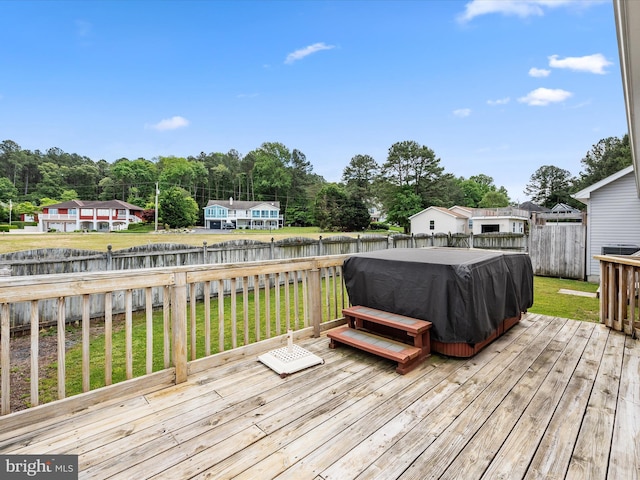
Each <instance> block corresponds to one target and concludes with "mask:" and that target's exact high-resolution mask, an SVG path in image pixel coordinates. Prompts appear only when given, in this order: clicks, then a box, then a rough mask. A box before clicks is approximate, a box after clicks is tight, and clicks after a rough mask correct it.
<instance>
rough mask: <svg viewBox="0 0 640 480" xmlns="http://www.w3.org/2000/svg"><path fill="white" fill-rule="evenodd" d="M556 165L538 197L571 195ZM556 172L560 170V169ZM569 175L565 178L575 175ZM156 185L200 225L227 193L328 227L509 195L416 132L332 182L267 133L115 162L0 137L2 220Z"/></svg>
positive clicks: (171, 213) (354, 226)
mask: <svg viewBox="0 0 640 480" xmlns="http://www.w3.org/2000/svg"><path fill="white" fill-rule="evenodd" d="M625 141H626V149H627V153H629V148H628V137H626V136H625V137H624V138H623V139H622V140H618V139H605V140H601V142H600V143H599V144H598V145H597V146H598V149H597V150H596V146H594V149H593V150H592V151H591V152H589V153H588V154H587V156H586V157H585V159H583V160H582V162H583V164H584V165H585V167H586V171H585V173H584V175H582V176H581V179H583V180H584V181H587V180H586V179H587V178H595V177H594V175H595V176H597V175H599V174H601V173H602V172H601V171H602V170H603V169H602V168H601V165H602V164H603V163H606V164H607V167H606V168H614V167H615V166H617V165H618V164H619V163H620V161H617V160H616V161H614V160H612V158H613V157H615V158H618V157H620V155H622V153H624V148H623V147H622V146H621V144H623V143H624V142H625ZM603 142H604V143H603ZM601 144H602V145H601ZM612 150H615V152H616V153H615V154H614V153H612V152H611V151H612ZM603 158H606V160H604V161H603ZM629 163H630V153H629ZM555 169H556V167H550V166H548V168H547V167H541V169H539V170H538V171H537V172H536V174H534V175H532V177H531V182H530V184H529V185H528V186H527V188H528V189H529V190H530V192H529V194H531V195H532V196H536V198H539V199H541V200H542V201H543V202H542V203H543V204H547V203H549V202H551V201H553V200H552V199H555V198H562V199H564V200H567V198H566V196H565V195H564V193H563V192H564V190H561V189H564V188H565V187H566V185H565V183H562V182H555V177H553V178H552V174H554V173H557V172H556V171H555ZM534 177H535V178H534ZM560 177H561V178H565V177H566V176H565V177H562V172H561V175H560ZM565 180H566V178H565ZM570 183H571V185H570V186H571V188H575V185H577V184H578V183H577V182H574V180H571V182H570ZM156 185H157V186H158V189H159V192H160V194H159V197H160V198H159V205H160V208H159V215H160V220H161V221H162V222H163V223H169V224H170V225H171V226H177V227H181V226H192V225H195V224H200V225H201V224H202V222H203V208H204V207H205V206H206V204H207V203H208V201H209V200H216V199H217V200H222V199H228V198H229V197H233V198H234V199H236V200H256V201H269V202H273V201H277V202H279V203H280V207H281V210H282V211H283V214H284V218H285V222H286V224H288V225H297V226H310V225H317V226H319V227H321V228H322V229H325V230H333V231H360V230H363V229H365V228H367V227H368V226H369V221H370V211H371V210H372V209H376V210H380V211H383V212H385V214H386V218H387V220H388V221H389V222H390V223H393V224H397V225H400V226H402V227H404V228H405V229H408V226H409V220H408V218H409V216H411V215H413V214H414V213H417V212H419V211H420V210H422V209H424V208H427V207H429V206H432V205H435V206H445V207H449V206H451V205H454V204H455V205H462V206H467V207H471V208H475V207H487V208H490V207H504V206H507V205H509V203H510V199H509V196H508V194H507V190H506V189H505V188H504V187H498V186H496V185H495V184H494V181H493V178H492V177H490V176H488V175H485V174H482V173H480V174H478V175H474V176H471V177H469V178H464V177H456V176H455V175H453V174H451V173H447V172H445V169H444V167H443V166H442V165H441V160H440V158H438V157H437V156H436V154H435V153H434V151H433V150H432V149H430V148H429V147H427V146H425V145H420V144H419V143H418V142H415V141H401V142H397V143H394V144H393V145H392V146H391V147H390V148H389V150H388V155H387V158H386V159H385V161H384V162H380V163H379V162H377V161H376V160H375V159H374V158H373V157H371V156H370V155H366V154H358V155H355V156H354V157H352V158H351V159H350V161H349V162H348V164H347V166H346V167H345V168H344V170H343V172H342V177H341V181H340V182H335V183H329V182H327V181H326V180H325V179H324V178H323V177H322V176H320V175H318V174H316V173H314V172H313V166H312V164H311V162H310V161H309V160H308V159H307V158H306V156H305V155H304V153H303V152H301V151H300V150H298V149H295V148H294V149H290V148H288V147H287V146H285V145H284V144H282V143H278V142H265V143H263V144H262V145H260V146H259V147H258V148H256V149H254V150H252V151H250V152H249V153H247V154H246V155H241V154H240V153H238V152H237V151H236V150H230V151H228V152H227V153H220V152H215V153H204V152H202V153H200V154H199V155H197V156H188V157H186V158H185V157H174V156H166V157H157V158H153V159H145V158H137V159H133V160H131V159H128V158H120V159H118V160H116V161H114V162H113V163H109V162H107V161H106V160H98V161H94V160H92V159H90V158H89V157H86V156H81V155H78V154H76V153H67V152H64V151H62V150H61V149H59V148H50V149H48V150H46V151H45V152H41V151H39V150H35V151H30V150H26V149H23V148H21V147H20V146H19V145H18V144H17V143H15V142H14V141H12V140H5V141H3V142H2V143H0V221H6V220H7V219H8V216H9V211H8V203H9V201H11V202H12V207H13V208H12V213H13V214H14V215H17V214H21V213H25V214H33V213H35V212H38V211H39V210H40V209H41V208H42V207H43V206H46V205H50V204H53V203H58V202H62V201H67V200H74V199H78V200H114V199H116V200H122V201H125V202H128V203H131V204H134V205H137V206H139V207H142V208H145V209H153V208H154V206H155V196H156ZM544 189H546V190H544ZM567 191H569V190H567ZM567 203H571V202H570V201H569V200H567ZM163 212H164V213H163ZM163 215H164V217H163Z"/></svg>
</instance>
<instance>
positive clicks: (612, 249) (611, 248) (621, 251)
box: [602, 244, 640, 255]
mask: <svg viewBox="0 0 640 480" xmlns="http://www.w3.org/2000/svg"><path fill="white" fill-rule="evenodd" d="M638 250H640V247H639V246H638V245H623V244H617V245H603V246H602V255H633V254H634V253H636V252H637V251H638Z"/></svg>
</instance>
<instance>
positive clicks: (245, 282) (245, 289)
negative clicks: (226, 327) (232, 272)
mask: <svg viewBox="0 0 640 480" xmlns="http://www.w3.org/2000/svg"><path fill="white" fill-rule="evenodd" d="M242 309H243V310H242V314H243V327H244V344H245V345H249V277H242Z"/></svg>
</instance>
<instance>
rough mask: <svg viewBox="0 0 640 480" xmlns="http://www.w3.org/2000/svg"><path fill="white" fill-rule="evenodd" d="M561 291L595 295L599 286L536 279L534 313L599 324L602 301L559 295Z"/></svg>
mask: <svg viewBox="0 0 640 480" xmlns="http://www.w3.org/2000/svg"><path fill="white" fill-rule="evenodd" d="M561 289H565V290H578V291H581V292H590V293H595V292H596V290H597V289H598V284H595V283H587V282H580V281H577V280H566V279H562V278H549V277H534V279H533V290H534V299H533V306H532V307H531V308H530V309H529V311H530V312H532V313H541V314H543V315H549V316H552V317H563V318H572V319H574V320H584V321H587V322H599V321H600V317H599V309H600V300H599V299H598V298H589V297H582V296H577V295H567V294H563V293H559V291H560V290H561Z"/></svg>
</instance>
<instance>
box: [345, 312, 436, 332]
mask: <svg viewBox="0 0 640 480" xmlns="http://www.w3.org/2000/svg"><path fill="white" fill-rule="evenodd" d="M342 314H343V315H344V317H345V318H346V319H347V323H349V325H350V326H351V327H352V328H358V325H356V324H357V322H358V320H366V321H368V322H373V323H377V324H379V325H385V326H387V327H391V328H395V329H398V330H402V331H405V332H407V333H409V334H410V335H412V336H415V335H420V334H422V333H424V332H425V331H426V330H429V329H430V328H431V322H428V321H426V320H419V319H417V318H412V317H405V316H404V315H398V314H396V313H391V312H385V311H382V310H377V309H375V308H370V307H363V306H361V305H356V306H354V307H348V308H343V309H342Z"/></svg>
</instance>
